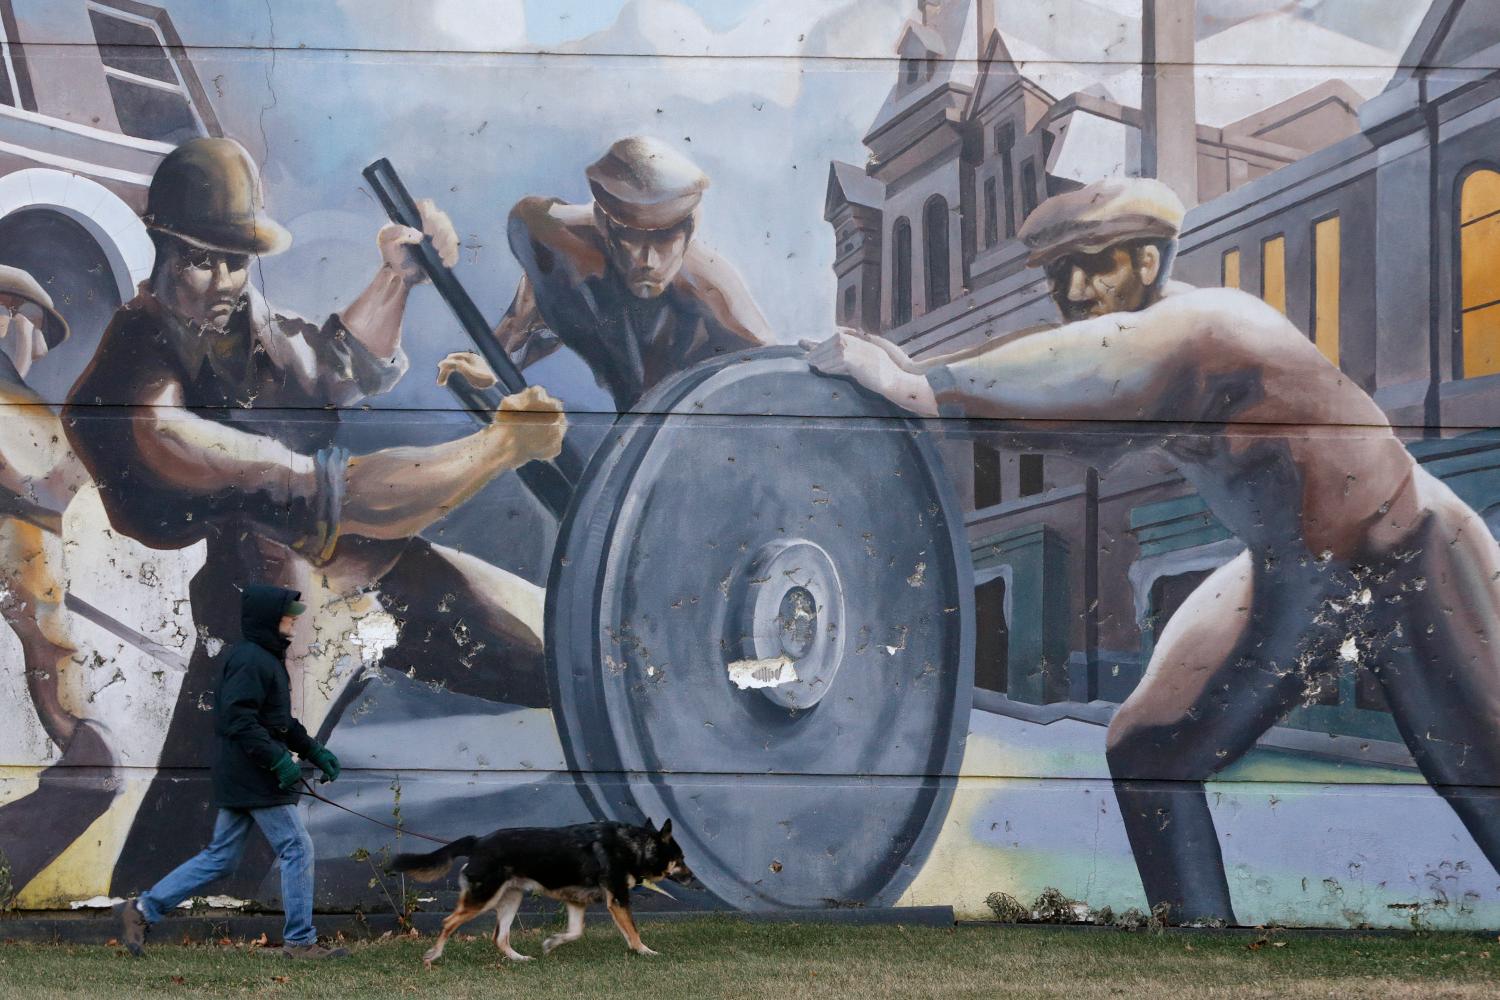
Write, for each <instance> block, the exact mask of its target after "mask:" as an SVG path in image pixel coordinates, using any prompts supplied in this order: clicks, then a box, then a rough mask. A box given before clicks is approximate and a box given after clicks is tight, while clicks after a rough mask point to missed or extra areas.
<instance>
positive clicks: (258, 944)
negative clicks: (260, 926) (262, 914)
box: [250, 931, 271, 948]
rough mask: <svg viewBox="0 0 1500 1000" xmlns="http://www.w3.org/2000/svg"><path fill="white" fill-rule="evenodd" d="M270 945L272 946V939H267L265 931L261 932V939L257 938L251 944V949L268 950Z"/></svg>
mask: <svg viewBox="0 0 1500 1000" xmlns="http://www.w3.org/2000/svg"><path fill="white" fill-rule="evenodd" d="M270 944H271V939H270V938H268V937H266V932H265V931H261V932H260V937H258V938H256V939H255V940H254V941H251V942H250V947H252V948H266V947H269V946H270Z"/></svg>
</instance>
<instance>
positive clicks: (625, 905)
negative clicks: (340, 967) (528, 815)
mask: <svg viewBox="0 0 1500 1000" xmlns="http://www.w3.org/2000/svg"><path fill="white" fill-rule="evenodd" d="M454 858H468V859H469V860H468V861H467V862H465V864H464V866H463V867H462V868H461V869H459V873H458V887H459V896H458V908H457V909H455V910H454V911H453V912H452V913H450V914H449V915H448V917H447V918H446V919H445V920H444V921H443V929H442V933H440V934H439V935H438V939H437V942H436V943H435V944H433V946H432V947H431V948H429V949H428V950H427V953H426V954H425V955H423V956H422V962H423V964H425V965H426V966H427V967H428V968H429V969H430V968H432V963H433V962H436V961H437V960H438V959H439V958H441V957H442V955H443V946H444V945H445V944H446V943H447V941H448V936H449V935H451V934H452V933H453V932H454V931H456V930H458V928H460V927H462V926H463V925H464V924H466V923H468V922H469V921H470V920H473V919H474V918H475V917H477V916H479V915H480V914H482V913H484V912H485V911H487V910H490V909H493V910H494V911H495V947H497V948H499V949H500V952H501V954H503V955H504V956H505V957H506V958H508V959H510V960H511V961H513V962H528V961H530V960H531V958H532V956H530V955H522V954H521V953H519V952H517V951H516V950H515V949H514V948H512V947H511V946H510V925H511V921H512V920H514V919H515V916H516V910H518V909H519V908H520V906H521V899H522V897H523V896H524V895H525V894H526V893H527V892H528V891H529V892H533V893H539V894H541V895H544V896H550V897H552V898H553V899H557V900H561V901H562V903H563V904H564V905H565V906H566V907H567V908H568V928H567V930H565V931H563V932H562V933H561V934H555V935H553V936H552V937H549V938H547V940H545V941H543V942H542V954H543V955H547V954H550V953H551V952H552V951H553V950H554V949H555V948H557V947H558V946H559V945H564V944H567V943H568V942H569V941H577V940H578V939H579V938H581V937H583V913H584V909H585V907H587V906H588V904H589V903H601V902H602V903H604V904H605V905H606V906H607V907H608V908H609V915H610V916H611V917H613V918H614V921H615V926H616V927H618V928H619V929H620V933H621V934H623V935H624V936H625V943H626V944H627V945H628V946H629V947H630V950H631V951H633V952H635V953H636V954H638V955H655V954H657V953H656V952H654V951H652V950H651V949H650V948H647V947H646V945H645V944H644V943H642V941H641V935H640V932H639V931H638V930H636V926H635V919H634V917H632V916H631V913H630V890H631V889H632V888H633V887H634V886H636V885H639V884H641V883H648V882H650V881H652V880H655V879H659V878H670V879H672V880H673V881H674V882H679V883H683V884H686V883H688V882H690V881H692V879H693V873H692V871H691V870H690V869H689V868H688V866H687V863H686V862H685V861H684V860H683V856H682V848H681V847H680V846H678V844H677V841H675V840H673V839H672V821H671V820H670V819H669V820H667V821H666V822H665V823H663V824H662V825H661V829H660V830H658V829H657V828H656V824H655V823H654V822H652V821H651V820H647V821H646V825H645V826H631V825H630V824H627V823H581V824H579V825H577V826H565V827H558V828H548V827H518V828H512V829H502V830H496V831H495V832H494V833H491V834H489V835H488V836H485V837H460V838H459V839H458V840H455V841H454V842H453V843H451V844H448V845H447V846H446V847H441V848H439V849H437V850H436V851H433V852H431V853H430V854H398V855H396V857H395V858H393V859H392V860H391V864H390V867H391V870H393V871H398V872H406V873H408V874H410V875H411V877H412V878H414V879H416V880H417V881H419V882H433V881H436V880H438V879H440V878H442V877H443V876H445V875H447V874H448V871H449V869H451V868H452V867H453V859H454Z"/></svg>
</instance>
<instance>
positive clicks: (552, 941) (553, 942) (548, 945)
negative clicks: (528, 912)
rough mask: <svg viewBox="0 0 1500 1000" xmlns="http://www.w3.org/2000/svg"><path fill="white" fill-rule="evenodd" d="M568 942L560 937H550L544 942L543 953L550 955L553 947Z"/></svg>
mask: <svg viewBox="0 0 1500 1000" xmlns="http://www.w3.org/2000/svg"><path fill="white" fill-rule="evenodd" d="M566 943H567V942H566V941H563V940H561V939H559V938H555V937H549V938H548V939H547V940H545V941H543V942H542V954H543V955H550V954H552V949H554V948H559V947H561V946H562V945H564V944H566Z"/></svg>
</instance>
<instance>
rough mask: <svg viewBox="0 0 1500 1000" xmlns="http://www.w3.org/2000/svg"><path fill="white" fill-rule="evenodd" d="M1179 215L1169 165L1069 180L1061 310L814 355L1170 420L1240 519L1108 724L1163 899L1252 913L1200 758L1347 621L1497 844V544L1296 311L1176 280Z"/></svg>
mask: <svg viewBox="0 0 1500 1000" xmlns="http://www.w3.org/2000/svg"><path fill="white" fill-rule="evenodd" d="M1183 214H1184V213H1183V207H1182V204H1181V202H1180V201H1179V200H1178V198H1177V196H1176V195H1175V194H1174V193H1173V192H1172V191H1171V189H1170V188H1168V187H1166V186H1165V185H1164V184H1162V183H1160V182H1157V181H1151V180H1105V181H1099V182H1096V183H1093V184H1090V185H1088V186H1086V187H1083V188H1081V189H1079V190H1076V191H1072V192H1069V193H1066V194H1061V195H1058V196H1056V197H1054V198H1051V199H1049V200H1048V201H1046V202H1044V203H1043V204H1042V205H1041V206H1040V207H1039V208H1038V209H1037V211H1036V212H1034V213H1033V214H1032V215H1031V217H1030V218H1028V219H1027V221H1026V225H1025V226H1024V227H1023V229H1022V232H1021V236H1022V239H1024V240H1025V241H1026V243H1027V244H1028V246H1029V247H1030V249H1031V263H1032V264H1034V265H1042V266H1044V267H1046V268H1047V272H1048V277H1049V279H1050V280H1051V283H1052V294H1053V298H1054V299H1055V300H1056V302H1057V304H1058V307H1059V309H1060V311H1061V312H1062V314H1063V316H1064V318H1065V319H1066V320H1068V321H1069V322H1068V323H1067V324H1066V325H1064V326H1061V327H1058V328H1055V329H1051V330H1046V331H1042V332H1033V333H1021V334H1017V335H1012V336H1010V337H1005V338H1001V339H999V340H993V341H990V342H988V343H986V344H984V345H981V346H980V347H979V348H977V349H974V350H970V351H966V352H963V353H962V354H957V355H950V356H948V357H940V358H935V359H932V360H930V361H928V362H925V363H922V364H918V363H916V362H914V361H912V360H911V359H910V358H908V357H907V356H906V355H905V354H904V353H903V352H902V351H901V350H900V348H898V347H896V346H895V345H893V344H890V343H889V342H886V341H883V340H880V339H878V338H869V339H861V338H858V337H853V336H849V335H846V334H839V335H837V336H835V337H834V338H832V339H830V340H828V341H825V342H824V343H822V344H821V345H818V346H816V347H815V348H814V349H813V351H812V354H811V355H810V360H811V361H812V363H813V364H814V365H815V366H816V367H818V368H819V369H820V370H823V371H826V372H828V373H830V374H839V375H845V376H847V377H849V378H851V379H853V380H854V381H855V382H857V383H858V384H860V385H862V386H864V387H866V388H868V389H869V390H871V391H873V392H877V393H879V394H880V395H882V396H884V397H886V398H888V399H890V400H891V401H892V402H894V403H896V404H898V405H900V406H902V407H904V408H905V409H907V410H909V411H911V412H913V413H916V414H919V415H922V416H930V417H935V416H938V415H939V414H940V413H941V414H944V415H959V414H962V415H969V416H977V417H985V418H990V419H996V420H1005V421H1015V422H1018V423H1019V422H1033V423H1032V426H1035V422H1045V421H1056V420H1075V421H1078V420H1082V421H1116V422H1118V421H1125V422H1127V425H1128V426H1127V430H1126V431H1125V432H1124V433H1121V434H1119V435H1105V434H1098V435H1087V436H1088V437H1099V438H1105V437H1108V438H1109V439H1110V440H1111V442H1117V441H1119V440H1126V441H1127V443H1128V439H1129V436H1131V435H1133V436H1134V438H1135V439H1136V440H1140V439H1141V437H1142V436H1143V435H1144V436H1146V437H1148V438H1150V439H1152V440H1154V441H1155V442H1157V446H1158V447H1160V448H1161V449H1162V450H1163V451H1164V452H1166V454H1167V455H1168V456H1169V457H1170V458H1171V459H1172V460H1173V461H1174V462H1175V464H1176V465H1177V467H1178V469H1179V470H1180V471H1181V473H1182V475H1183V476H1184V477H1185V478H1186V479H1187V481H1188V482H1189V483H1190V484H1191V485H1192V486H1193V487H1195V488H1196V489H1197V491H1198V492H1199V494H1200V495H1202V497H1203V499H1204V500H1205V501H1206V503H1207V504H1208V506H1209V508H1210V509H1211V510H1212V511H1213V513H1214V514H1215V515H1216V516H1217V517H1218V518H1219V520H1220V521H1222V522H1223V524H1224V525H1225V527H1226V528H1228V529H1229V530H1230V531H1231V532H1233V533H1234V535H1236V536H1237V537H1238V538H1239V539H1240V540H1242V541H1243V542H1244V543H1245V549H1244V551H1243V552H1241V553H1240V554H1239V555H1238V556H1236V557H1235V558H1233V559H1231V560H1230V561H1229V562H1228V563H1226V564H1224V565H1223V566H1222V567H1220V568H1219V569H1218V570H1216V571H1215V572H1214V573H1213V574H1212V575H1211V576H1209V577H1208V578H1207V579H1206V580H1205V581H1203V583H1202V584H1200V585H1199V586H1198V588H1197V589H1196V590H1195V591H1194V592H1193V593H1192V595H1191V596H1190V597H1189V598H1188V599H1187V601H1186V602H1185V603H1184V604H1183V605H1182V607H1181V608H1180V609H1179V610H1178V612H1177V613H1176V614H1175V615H1174V616H1173V617H1172V619H1171V620H1170V622H1169V623H1168V625H1167V627H1166V629H1165V630H1164V631H1163V633H1162V635H1161V639H1160V642H1159V643H1158V645H1157V647H1156V649H1155V652H1154V653H1153V655H1152V657H1151V660H1150V663H1149V665H1148V667H1147V669H1146V674H1145V676H1144V678H1143V679H1142V681H1141V683H1140V686H1139V687H1138V688H1137V689H1136V690H1135V691H1134V692H1133V693H1132V694H1131V696H1130V697H1129V699H1128V700H1126V701H1125V703H1124V704H1123V705H1121V707H1120V710H1119V711H1118V713H1116V715H1115V716H1114V719H1113V721H1112V723H1111V725H1110V728H1109V736H1108V743H1107V757H1108V761H1109V767H1110V772H1111V775H1112V777H1113V779H1114V782H1115V790H1116V795H1117V797H1118V799H1119V803H1120V811H1121V815H1122V818H1123V820H1124V823H1125V830H1126V833H1127V834H1128V835H1129V838H1130V845H1131V849H1132V851H1133V853H1134V855H1135V859H1136V864H1137V866H1138V868H1139V870H1140V875H1141V880H1142V882H1143V883H1144V885H1145V890H1146V895H1147V900H1148V902H1149V903H1150V904H1151V905H1152V906H1155V905H1158V904H1161V903H1166V904H1169V905H1170V906H1171V916H1172V919H1173V920H1174V921H1179V922H1187V921H1194V920H1223V921H1227V922H1229V923H1234V921H1235V914H1234V909H1233V906H1232V904H1231V900H1230V893H1229V885H1228V881H1227V879H1226V877H1225V873H1224V862H1223V859H1222V856H1221V854H1220V850H1219V842H1218V837H1217V834H1216V832H1215V829H1214V823H1213V817H1212V814H1211V813H1210V811H1209V805H1208V799H1207V796H1206V794H1205V791H1204V787H1203V782H1204V781H1205V780H1206V779H1208V778H1209V777H1211V776H1212V775H1214V774H1215V773H1216V772H1218V771H1220V770H1221V769H1223V768H1225V767H1227V766H1229V765H1230V764H1232V763H1233V762H1235V761H1236V760H1238V759H1239V758H1241V757H1242V756H1243V755H1244V754H1245V753H1246V752H1247V751H1248V750H1250V748H1251V747H1252V746H1253V745H1254V743H1255V741H1256V739H1257V738H1258V737H1259V736H1260V735H1261V734H1262V733H1264V732H1265V731H1266V730H1267V729H1268V728H1270V727H1271V726H1272V725H1273V724H1274V723H1275V722H1276V721H1277V720H1278V719H1279V718H1280V717H1281V716H1282V715H1283V714H1284V713H1286V712H1287V711H1288V710H1289V709H1291V708H1293V707H1294V706H1296V705H1298V704H1300V703H1301V702H1303V701H1304V700H1305V699H1307V698H1308V697H1309V695H1310V694H1311V693H1312V692H1315V691H1316V690H1317V688H1318V687H1319V685H1320V684H1321V683H1322V680H1323V676H1324V674H1325V673H1326V672H1327V671H1328V670H1330V669H1333V668H1336V667H1337V664H1338V663H1339V651H1340V649H1341V647H1342V646H1343V645H1344V644H1345V643H1353V644H1354V646H1355V647H1356V648H1357V650H1358V653H1359V655H1360V657H1361V659H1362V661H1363V662H1366V663H1368V664H1369V665H1370V668H1371V671H1372V673H1373V674H1374V675H1375V677H1377V678H1378V679H1379V681H1380V684H1381V687H1382V688H1383V690H1384V693H1385V697H1386V700H1387V701H1388V703H1389V704H1390V706H1391V710H1392V713H1393V715H1394V718H1395V721H1396V724H1397V727H1398V728H1399V730H1400V732H1401V735H1402V737H1403V739H1404V740H1405V742H1406V744H1407V747H1408V748H1409V749H1410V751H1411V754H1412V757H1413V758H1414V759H1415V761H1416V763H1417V766H1418V767H1419V768H1420V769H1421V771H1422V773H1423V775H1424V776H1425V777H1426V778H1427V780H1428V781H1429V782H1430V783H1431V785H1432V787H1433V789H1434V790H1435V791H1436V792H1437V794H1438V795H1440V796H1442V797H1443V799H1445V800H1446V801H1447V802H1448V804H1449V805H1450V806H1452V808H1453V810H1454V812H1455V813H1456V814H1457V815H1458V817H1459V818H1460V819H1461V820H1462V821H1463V824H1464V825H1465V826H1466V827H1467V828H1468V830H1469V833H1470V834H1471V835H1472V836H1473V838H1474V840H1475V842H1476V843H1477V844H1478V845H1479V848H1480V850H1482V851H1483V852H1484V854H1485V856H1486V857H1488V858H1489V860H1490V861H1491V863H1493V864H1495V865H1496V866H1497V867H1500V791H1497V789H1500V663H1497V661H1496V655H1495V648H1494V638H1495V636H1496V635H1497V634H1500V545H1497V544H1496V542H1495V539H1494V537H1493V536H1492V535H1491V534H1490V532H1489V531H1488V529H1487V528H1486V526H1485V524H1484V522H1483V521H1482V520H1481V519H1480V517H1479V516H1478V515H1477V514H1475V513H1474V511H1473V510H1471V509H1470V508H1469V507H1468V506H1467V505H1465V504H1464V503H1463V501H1461V500H1460V499H1459V498H1458V497H1457V496H1456V495H1455V494H1454V493H1453V491H1452V490H1451V489H1450V488H1449V487H1448V486H1446V485H1444V484H1443V483H1442V482H1441V481H1440V480H1438V479H1437V478H1435V477H1434V476H1432V475H1431V474H1430V473H1428V472H1427V471H1426V470H1425V469H1423V468H1422V467H1420V466H1419V465H1418V464H1417V462H1416V460H1415V459H1414V458H1413V457H1412V455H1411V454H1410V453H1409V452H1408V451H1407V449H1406V447H1405V446H1404V445H1403V444H1402V442H1401V441H1400V439H1399V438H1397V437H1396V435H1395V433H1394V432H1393V431H1392V429H1391V426H1390V423H1389V421H1388V420H1387V419H1386V417H1385V414H1384V413H1383V412H1382V411H1381V410H1380V408H1379V407H1378V406H1377V405H1376V404H1375V402H1374V401H1373V400H1372V399H1370V397H1369V396H1368V395H1366V394H1365V392H1364V391H1363V390H1361V389H1360V388H1358V386H1357V385H1355V384H1354V382H1352V381H1351V380H1350V379H1349V378H1347V377H1346V376H1344V375H1343V374H1342V373H1341V372H1340V371H1339V370H1338V369H1337V368H1336V367H1334V366H1333V365H1332V364H1330V363H1329V362H1328V361H1327V360H1326V359H1325V358H1324V357H1323V355H1322V354H1321V353H1320V352H1319V351H1318V349H1317V347H1316V346H1315V345H1314V344H1313V343H1312V342H1311V341H1310V340H1309V339H1308V338H1307V337H1306V336H1304V335H1303V334H1302V333H1301V332H1299V331H1298V330H1297V329H1296V328H1295V327H1294V326H1292V324H1291V323H1290V322H1289V321H1288V320H1287V318H1286V317H1285V316H1283V315H1282V314H1281V313H1280V312H1278V311H1277V310H1275V309H1274V308H1272V307H1271V306H1268V305H1266V304H1265V303H1263V302H1261V301H1260V300H1258V299H1256V298H1254V297H1252V296H1250V295H1248V294H1246V293H1244V292H1240V291H1238V290H1235V289H1195V288H1191V287H1189V286H1186V285H1181V284H1177V283H1174V282H1170V281H1169V280H1168V275H1169V272H1170V268H1171V262H1172V257H1173V255H1174V253H1175V250H1176V237H1177V231H1178V227H1179V225H1180V224H1181V222H1182V218H1183ZM1163 427H1167V428H1170V429H1168V430H1163V429H1161V428H1163Z"/></svg>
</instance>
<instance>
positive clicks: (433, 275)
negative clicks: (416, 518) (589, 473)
mask: <svg viewBox="0 0 1500 1000" xmlns="http://www.w3.org/2000/svg"><path fill="white" fill-rule="evenodd" d="M364 178H365V180H366V181H368V182H369V184H370V187H371V188H372V189H373V190H374V192H375V197H376V198H377V199H379V200H380V204H381V206H382V207H383V208H384V209H385V212H386V215H388V216H389V217H390V218H391V221H393V222H397V223H400V224H401V225H403V226H410V227H411V228H412V229H415V230H417V231H418V232H421V230H422V213H421V211H420V210H419V209H418V208H417V203H416V201H415V200H414V199H413V198H412V196H411V194H410V192H408V191H407V190H406V185H404V184H402V183H401V178H400V177H398V176H397V175H396V168H395V167H393V166H391V161H390V160H387V159H384V158H381V159H379V160H376V161H375V162H374V163H372V164H370V165H369V166H368V167H365V169H364ZM413 250H414V251H415V253H416V255H417V260H418V262H419V263H420V264H421V266H422V270H423V272H424V273H425V274H426V275H427V277H428V279H429V280H430V281H431V282H432V287H433V288H435V289H436V290H437V293H438V295H440V296H442V299H443V301H444V302H446V303H447V304H448V308H449V309H451V310H452V311H453V315H454V317H455V318H456V319H457V320H458V324H459V326H461V327H462V328H463V331H464V332H465V333H466V334H468V335H469V339H470V340H471V341H473V343H474V347H475V349H476V350H477V351H478V352H479V354H480V356H481V357H483V358H484V360H485V361H486V362H487V363H488V364H489V366H490V368H491V369H492V370H493V371H494V373H495V377H496V378H497V379H499V381H500V384H501V385H502V386H504V387H505V391H506V392H507V393H517V392H520V391H521V390H522V389H525V388H526V377H525V376H524V375H522V374H521V370H520V369H519V368H517V367H516V366H515V363H514V362H512V361H511V360H510V356H509V355H508V354H506V353H505V349H504V348H502V347H501V346H500V342H499V341H498V340H496V339H495V336H494V327H492V326H491V325H490V324H489V323H488V322H487V321H486V320H485V318H484V315H483V314H482V313H481V312H480V311H479V307H478V306H476V305H475V304H474V300H473V299H472V298H470V297H469V293H468V292H467V291H466V290H465V289H464V286H463V284H462V283H460V282H459V280H458V276H457V275H456V274H454V273H453V269H452V268H450V267H448V265H447V264H444V263H443V260H442V258H441V257H440V256H438V252H437V248H436V247H434V246H433V245H432V240H430V239H426V238H424V239H423V240H422V242H421V243H419V244H417V245H416V246H415V247H413ZM448 388H449V389H450V390H451V391H452V392H453V394H454V395H455V396H457V397H458V398H459V399H460V400H461V401H462V402H463V403H464V405H465V407H467V408H468V409H469V411H470V412H471V413H474V414H477V415H479V418H480V419H483V420H486V421H488V420H491V419H493V413H494V405H493V401H492V400H491V399H490V398H489V397H488V396H487V395H486V394H485V393H484V392H482V391H481V390H476V389H474V388H473V387H472V386H470V385H468V383H467V382H465V380H464V379H463V378H462V377H459V376H455V377H453V378H450V379H449V380H448ZM582 474H583V456H582V455H580V454H579V452H578V449H577V448H576V447H573V446H572V445H570V443H569V442H568V441H567V440H564V441H563V448H562V451H561V452H560V453H559V454H558V456H557V458H555V459H553V460H552V462H550V463H547V462H528V463H527V464H526V465H523V466H521V467H520V468H519V469H517V470H516V475H517V476H519V477H520V479H521V482H522V483H523V484H524V485H525V486H526V488H527V489H528V490H530V491H531V494H532V495H533V496H535V497H536V498H537V500H538V501H540V502H541V504H542V506H544V507H546V508H547V509H548V510H549V511H551V512H552V514H553V516H554V517H556V518H558V519H559V520H561V518H562V516H563V513H564V512H565V511H566V510H567V508H568V503H569V501H570V500H571V499H572V496H573V487H574V484H576V483H577V482H578V479H579V477H580V476H581V475H582Z"/></svg>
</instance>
